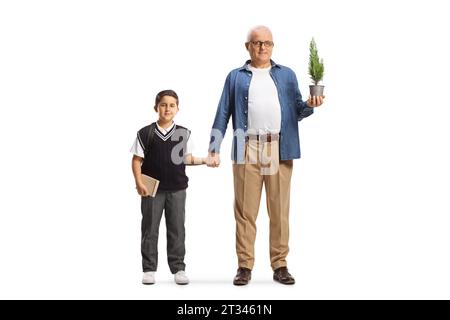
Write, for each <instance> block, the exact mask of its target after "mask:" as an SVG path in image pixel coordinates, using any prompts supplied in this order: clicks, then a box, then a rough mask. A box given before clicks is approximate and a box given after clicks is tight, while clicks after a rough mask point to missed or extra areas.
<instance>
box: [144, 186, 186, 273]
mask: <svg viewBox="0 0 450 320" xmlns="http://www.w3.org/2000/svg"><path fill="white" fill-rule="evenodd" d="M185 204H186V190H180V191H176V192H165V191H158V192H157V193H156V196H155V197H154V198H152V197H142V201H141V211H142V225H141V232H142V237H141V253H142V269H143V270H144V272H147V271H156V269H157V267H158V234H159V224H160V222H161V217H162V213H163V211H164V216H165V220H166V228H167V260H168V262H169V268H170V271H171V272H172V273H177V272H178V271H180V270H184V268H185V266H186V265H185V264H184V255H185V247H184V238H185V233H184V219H185V212H184V208H185Z"/></svg>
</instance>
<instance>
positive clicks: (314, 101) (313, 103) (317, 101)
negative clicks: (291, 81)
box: [306, 96, 325, 108]
mask: <svg viewBox="0 0 450 320" xmlns="http://www.w3.org/2000/svg"><path fill="white" fill-rule="evenodd" d="M323 99H325V96H309V99H308V101H306V105H307V106H308V107H310V108H315V107H319V106H321V105H322V104H323Z"/></svg>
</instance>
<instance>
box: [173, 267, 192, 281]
mask: <svg viewBox="0 0 450 320" xmlns="http://www.w3.org/2000/svg"><path fill="white" fill-rule="evenodd" d="M174 278H175V283H176V284H188V283H189V278H188V277H187V275H186V273H185V272H184V271H183V270H180V271H178V272H177V273H175V275H174Z"/></svg>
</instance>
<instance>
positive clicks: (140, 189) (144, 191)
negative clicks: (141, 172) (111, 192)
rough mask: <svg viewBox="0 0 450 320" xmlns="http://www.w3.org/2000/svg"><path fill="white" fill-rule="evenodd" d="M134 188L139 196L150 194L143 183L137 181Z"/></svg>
mask: <svg viewBox="0 0 450 320" xmlns="http://www.w3.org/2000/svg"><path fill="white" fill-rule="evenodd" d="M136 190H137V193H138V194H139V195H140V196H143V197H148V196H149V195H150V194H149V193H148V190H147V188H146V187H145V185H144V184H143V183H138V184H136Z"/></svg>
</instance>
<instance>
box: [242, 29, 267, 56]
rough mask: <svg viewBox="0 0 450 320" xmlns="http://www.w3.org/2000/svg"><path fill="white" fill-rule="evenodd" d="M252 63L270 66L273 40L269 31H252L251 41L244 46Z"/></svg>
mask: <svg viewBox="0 0 450 320" xmlns="http://www.w3.org/2000/svg"><path fill="white" fill-rule="evenodd" d="M245 46H246V48H247V50H248V52H249V53H250V58H251V60H252V62H255V63H257V64H270V58H271V57H272V49H273V39H272V33H271V32H270V31H269V30H265V29H261V30H256V31H253V33H252V35H251V39H250V41H249V42H247V43H246V44H245Z"/></svg>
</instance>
